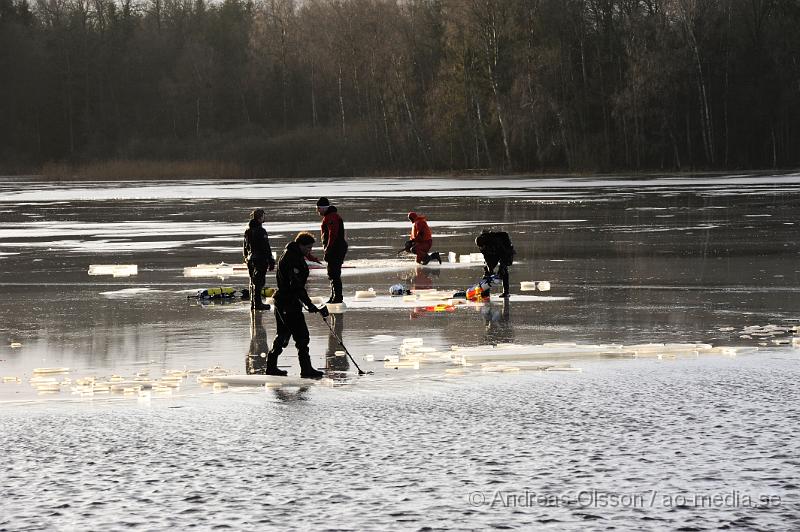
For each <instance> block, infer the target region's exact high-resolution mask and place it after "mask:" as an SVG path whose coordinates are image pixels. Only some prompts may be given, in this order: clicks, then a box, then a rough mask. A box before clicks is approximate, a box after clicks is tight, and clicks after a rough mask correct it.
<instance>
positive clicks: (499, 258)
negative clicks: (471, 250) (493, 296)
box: [475, 231, 516, 297]
mask: <svg viewBox="0 0 800 532" xmlns="http://www.w3.org/2000/svg"><path fill="white" fill-rule="evenodd" d="M475 244H477V246H478V249H480V250H481V253H483V260H485V261H486V267H485V268H484V270H483V271H484V276H485V278H487V279H488V278H490V277H491V276H492V275H494V268H495V266H497V265H498V264H499V265H500V266H499V267H498V269H497V275H498V276H499V277H500V279H501V280H502V281H503V293H502V294H500V297H508V296H509V295H510V294H509V292H508V285H509V280H508V267H509V266H511V264H512V263H513V262H514V255H515V254H516V251H514V246H513V245H512V244H511V238H509V236H508V233H506V232H505V231H497V232H494V231H484V232H482V233H481V234H480V235H478V237H477V238H476V239H475Z"/></svg>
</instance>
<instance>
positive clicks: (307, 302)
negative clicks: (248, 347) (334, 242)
mask: <svg viewBox="0 0 800 532" xmlns="http://www.w3.org/2000/svg"><path fill="white" fill-rule="evenodd" d="M313 245H314V237H313V236H311V234H310V233H298V235H297V236H296V237H295V239H294V241H293V242H289V243H288V244H286V249H285V250H284V252H283V255H281V258H280V259H279V260H278V267H277V273H276V274H275V277H276V281H277V285H278V289H277V291H276V292H275V294H274V295H273V301H274V302H275V322H276V324H277V328H278V330H277V332H276V333H275V339H274V340H273V342H272V349H270V351H269V353H268V354H267V371H266V373H267V375H286V372H285V371H283V370H281V369H278V356H279V355H280V354H281V353H282V352H283V349H284V348H285V347H286V346H287V345H289V339H290V338H294V345H295V347H297V359H298V360H299V362H300V376H301V377H303V378H310V379H318V378H320V377H322V375H323V373H322V372H321V371H317V370H316V369H314V366H312V365H311V356H310V355H309V350H308V343H309V340H310V338H309V334H308V326H307V325H306V320H305V318H304V317H303V306H305V307H306V309H308V312H311V313H314V312H319V313H320V314H322V317H323V318H324V317H327V316H328V309H327V308H325V307H322V308H317V306H316V305H314V304H313V303H312V302H311V299H310V298H309V297H308V292H306V281H307V280H308V266H307V265H306V259H305V257H306V255H308V254H309V253H310V252H311V248H312V247H313Z"/></svg>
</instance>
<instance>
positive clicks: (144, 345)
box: [0, 174, 800, 530]
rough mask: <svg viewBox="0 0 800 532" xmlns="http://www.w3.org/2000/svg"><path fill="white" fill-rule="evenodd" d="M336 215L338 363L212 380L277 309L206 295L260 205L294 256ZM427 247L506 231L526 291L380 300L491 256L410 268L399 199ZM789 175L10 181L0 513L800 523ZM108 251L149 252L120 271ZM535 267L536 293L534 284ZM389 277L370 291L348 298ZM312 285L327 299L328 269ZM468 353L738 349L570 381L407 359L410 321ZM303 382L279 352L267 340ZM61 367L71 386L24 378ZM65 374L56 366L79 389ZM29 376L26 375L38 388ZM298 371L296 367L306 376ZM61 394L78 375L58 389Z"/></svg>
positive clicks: (618, 366)
mask: <svg viewBox="0 0 800 532" xmlns="http://www.w3.org/2000/svg"><path fill="white" fill-rule="evenodd" d="M322 195H325V196H328V197H329V198H330V199H331V200H332V202H333V203H334V204H336V205H337V206H338V208H339V211H340V213H341V214H342V216H343V218H344V220H345V223H346V227H347V237H348V241H349V242H350V253H349V254H348V262H347V263H346V265H350V266H353V267H352V268H347V269H346V270H345V275H344V284H345V295H346V301H347V302H348V304H349V306H350V308H348V309H347V311H346V312H345V313H344V314H341V315H337V316H336V319H335V328H336V330H337V331H338V332H339V333H340V334H341V336H342V338H343V340H344V342H345V344H346V345H347V347H348V349H349V351H350V352H351V353H352V354H353V356H354V358H355V360H356V362H357V363H358V365H359V366H361V367H362V368H363V369H365V370H370V371H373V372H374V374H373V375H367V376H362V377H358V376H357V375H356V374H355V371H354V367H353V365H352V364H350V363H349V362H348V361H347V359H346V358H345V357H340V356H335V354H334V353H335V351H337V350H340V349H341V347H340V346H339V345H338V344H337V342H336V341H335V340H333V339H332V338H331V336H330V334H328V333H329V331H328V329H327V327H326V325H325V324H324V323H323V322H322V321H321V320H320V319H318V318H317V317H316V316H307V320H308V323H309V328H310V330H311V335H312V338H311V352H312V358H313V359H314V362H315V364H316V365H317V366H318V367H321V368H322V367H324V368H326V371H327V374H328V377H329V378H327V379H325V380H324V381H323V382H321V383H315V384H313V385H312V384H310V385H308V386H296V385H295V386H285V387H280V388H264V387H243V388H238V387H230V388H223V389H212V388H211V387H209V386H201V385H200V384H198V383H197V382H195V380H196V375H195V374H194V373H193V372H196V371H201V370H203V371H206V370H207V369H208V368H212V367H215V366H218V367H220V368H224V369H226V370H228V371H230V372H232V373H244V371H245V365H246V359H247V355H248V353H250V352H253V351H256V352H260V351H265V350H267V349H268V346H269V342H270V341H271V339H272V335H273V328H274V318H273V316H272V315H271V313H259V314H257V315H255V316H253V315H251V314H250V312H249V310H248V304H247V303H246V302H242V301H230V302H222V303H220V302H212V303H207V302H206V303H204V302H201V301H198V300H196V299H194V298H192V297H187V296H192V295H193V294H194V293H196V292H197V290H200V289H203V288H208V287H213V286H232V287H235V288H242V287H245V286H246V285H247V280H246V278H244V277H236V276H233V277H225V278H218V277H208V278H191V277H186V276H185V275H184V268H186V267H190V266H196V265H197V264H200V263H219V262H225V263H229V264H234V263H238V262H240V260H241V251H240V249H241V234H242V232H243V231H244V228H245V225H246V220H247V214H248V212H249V211H250V210H251V209H252V208H255V207H264V208H265V209H266V210H267V213H268V214H267V224H266V227H267V229H268V231H269V232H270V235H271V241H272V244H273V248H274V249H277V250H279V249H280V248H282V247H283V245H285V243H286V242H287V241H289V239H290V238H291V237H292V236H293V235H294V234H295V233H296V232H297V231H300V230H312V231H317V229H318V223H319V222H318V217H317V215H316V213H315V211H314V202H315V200H316V199H317V197H319V196H322ZM410 210H414V211H416V212H419V213H422V214H425V215H426V216H427V217H428V218H429V220H430V224H431V227H432V229H433V231H434V249H438V250H439V251H442V252H444V254H446V253H447V252H450V251H452V252H454V253H456V254H457V255H462V254H469V253H471V252H476V251H477V250H476V249H475V247H474V244H473V243H472V240H473V239H474V237H475V236H476V235H477V234H478V233H479V232H480V231H481V230H482V229H483V228H488V229H496V230H505V231H508V232H509V233H510V234H511V236H512V239H513V241H514V244H515V247H516V249H517V257H516V261H515V263H514V265H513V266H512V267H511V280H512V296H511V298H510V300H509V301H507V302H503V301H499V300H497V299H492V300H491V301H490V302H489V303H487V304H483V305H480V304H470V305H459V306H457V307H456V308H455V309H450V310H448V311H442V312H440V311H437V310H436V309H431V308H428V307H426V306H425V305H420V304H416V303H415V304H411V303H404V302H402V301H400V299H399V298H392V297H390V296H389V295H388V287H389V286H390V285H392V284H395V283H403V284H405V285H406V286H408V287H409V288H412V289H417V290H420V289H440V290H447V291H456V290H463V289H465V288H468V287H469V286H471V285H472V284H473V283H475V281H476V280H477V279H478V278H479V277H480V275H481V264H479V263H447V262H446V263H445V264H443V265H442V266H438V265H435V266H430V267H418V266H415V265H414V263H413V261H411V260H410V259H409V258H407V257H401V258H397V257H396V251H397V249H400V248H401V247H402V244H403V242H404V240H405V238H406V237H405V235H406V234H407V231H408V228H409V225H410V224H409V222H408V221H407V220H406V213H407V212H408V211H410ZM798 214H800V175H797V174H783V175H775V176H772V175H758V176H753V175H741V176H691V177H686V176H681V177H669V176H667V177H651V178H645V179H623V178H605V177H596V178H552V179H534V178H513V179H505V178H471V179H442V178H418V179H413V180H412V179H343V180H330V181H325V182H316V181H298V182H295V183H290V184H288V185H287V184H285V183H281V184H280V185H272V184H270V183H252V182H233V181H231V182H221V183H220V182H208V181H192V182H187V181H181V182H169V183H163V182H160V183H151V182H145V181H142V182H122V183H104V182H98V183H85V182H81V183H46V182H40V181H36V180H20V179H0V289H2V290H3V293H4V297H3V298H2V300H0V376H2V377H4V379H3V381H4V382H0V450H1V452H2V457H3V462H4V463H3V467H2V468H0V530H26V529H27V530H34V529H48V530H52V529H59V530H78V529H80V530H86V529H91V530H118V529H123V528H141V529H145V530H153V529H165V528H176V527H177V528H186V527H191V526H196V527H198V528H200V529H210V528H233V529H237V530H241V529H246V530H256V529H264V528H276V529H282V530H292V529H295V530H308V529H336V530H341V529H345V530H374V529H387V528H391V529H408V530H421V529H427V528H432V529H440V528H441V529H458V530H469V529H486V528H512V529H532V528H552V529H557V530H564V529H574V530H585V529H592V530H606V529H653V530H662V529H684V530H703V529H718V528H729V529H736V528H741V529H794V528H797V527H798V526H799V525H798V521H800V519H799V518H800V506H798V501H800V499H798V484H797V478H798V475H800V469H799V468H798V465H799V462H800V460H798V458H797V457H798V456H800V445H799V444H798V429H797V427H798V421H800V420H799V419H798V418H799V417H800V413H798V408H797V404H798V399H799V397H798V395H800V392H798V391H797V390H798V386H797V384H796V383H797V381H798V378H799V377H800V370H799V369H798V361H799V360H800V356H798V355H800V351H798V350H797V349H795V348H794V347H793V346H792V336H793V335H794V332H795V331H794V327H795V326H796V325H798V324H800V321H799V320H800V303H799V302H798V292H799V290H798V288H797V287H798V271H800V268H798V251H800V249H799V243H798V237H797V234H798V231H797V223H798V222H797V218H798ZM93 264H136V265H137V266H138V273H137V275H135V276H132V277H127V278H114V277H111V276H89V275H88V269H89V266H90V265H93ZM522 281H550V284H551V290H550V291H547V292H540V291H535V292H527V291H522V290H521V289H520V282H522ZM368 288H374V290H375V291H376V292H377V293H378V294H379V295H378V297H376V298H375V300H373V301H368V302H359V301H354V300H353V297H352V296H353V294H354V292H355V291H356V290H366V289H368ZM309 292H310V293H311V295H312V296H327V282H326V279H325V277H324V275H320V274H314V275H312V277H311V281H310V286H309ZM411 337H414V338H422V339H423V341H424V345H425V346H430V347H433V348H435V349H437V350H440V351H446V350H448V349H449V348H450V346H452V345H460V346H477V345H486V344H507V343H512V344H520V345H522V344H543V343H560V344H569V343H577V344H601V343H603V344H612V343H614V344H623V345H630V344H642V343H653V342H658V343H670V342H679V343H686V342H700V343H706V344H711V345H714V346H732V347H738V348H744V347H749V348H757V349H751V350H747V351H741V352H740V354H739V355H737V356H735V357H731V356H722V355H716V356H715V355H707V356H675V357H672V356H666V357H663V359H656V358H636V359H616V358H615V359H597V358H584V359H580V358H573V357H568V356H565V357H562V358H561V359H559V360H555V361H553V362H557V363H559V364H563V363H568V364H570V365H571V366H572V367H573V368H580V369H581V370H582V371H581V372H560V371H559V372H544V371H522V372H517V373H494V372H492V373H489V372H485V371H481V370H480V369H478V368H465V371H464V372H463V373H453V372H452V371H451V372H448V371H447V370H448V369H451V370H452V369H453V368H455V366H451V365H447V364H443V363H432V364H423V365H422V367H421V368H420V369H419V370H416V369H410V368H399V369H394V367H393V366H392V364H391V363H386V364H385V363H384V362H376V361H373V360H374V359H381V358H383V357H384V356H396V355H397V354H398V351H399V346H400V343H401V342H402V340H403V339H404V338H411ZM280 363H281V365H284V366H285V367H286V369H287V370H288V371H289V373H290V375H296V374H297V373H299V368H298V366H297V363H296V360H295V357H294V351H293V348H292V346H290V347H289V348H288V349H287V350H286V351H285V353H284V354H283V355H282V357H281V362H280ZM44 367H47V368H53V367H65V368H69V372H68V373H65V374H57V375H56V376H55V377H54V378H55V379H57V381H59V382H60V384H59V385H58V386H57V387H56V390H55V391H54V390H52V389H47V388H44V389H43V388H41V387H39V388H37V387H36V386H34V385H33V384H32V383H31V378H32V377H34V376H35V374H34V369H37V368H44ZM170 371H180V372H189V375H188V376H185V375H184V376H183V377H182V379H181V383H180V386H179V387H177V388H174V389H173V390H170V391H169V393H160V394H159V393H154V394H153V395H152V396H149V395H148V396H142V395H138V394H136V395H132V396H129V395H123V394H121V393H110V392H108V393H93V394H87V393H83V394H81V393H75V392H74V384H75V383H76V382H77V381H79V380H80V379H85V378H87V377H95V378H96V379H107V378H110V377H111V376H113V375H117V376H119V378H122V379H127V378H131V377H132V376H133V375H136V374H139V375H144V376H152V377H154V378H155V377H158V376H161V375H163V374H168V373H169V372H170ZM64 379H69V380H68V381H67V382H64ZM35 382H36V379H35V378H34V383H35ZM295 382H296V381H295ZM70 383H72V385H70Z"/></svg>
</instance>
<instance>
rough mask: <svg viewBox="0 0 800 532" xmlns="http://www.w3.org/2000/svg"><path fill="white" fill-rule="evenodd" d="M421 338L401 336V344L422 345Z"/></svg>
mask: <svg viewBox="0 0 800 532" xmlns="http://www.w3.org/2000/svg"><path fill="white" fill-rule="evenodd" d="M423 342H424V340H423V339H422V338H403V345H422V343H423Z"/></svg>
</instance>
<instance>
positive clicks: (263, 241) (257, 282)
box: [242, 209, 275, 310]
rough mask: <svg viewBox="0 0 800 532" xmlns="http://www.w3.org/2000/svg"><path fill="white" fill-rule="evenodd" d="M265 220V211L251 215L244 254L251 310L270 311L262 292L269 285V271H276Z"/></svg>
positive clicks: (245, 236)
mask: <svg viewBox="0 0 800 532" xmlns="http://www.w3.org/2000/svg"><path fill="white" fill-rule="evenodd" d="M264 220H266V214H265V213H264V209H256V210H254V211H253V212H251V213H250V222H249V223H248V224H247V230H245V232H244V244H243V249H242V253H243V254H244V261H245V262H246V263H247V271H248V273H249V274H250V308H251V309H253V310H269V305H265V304H264V303H263V302H262V301H261V290H262V289H263V288H264V287H265V286H266V284H267V271H272V270H274V269H275V259H273V258H272V248H271V247H270V245H269V235H268V234H267V230H266V229H264Z"/></svg>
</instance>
